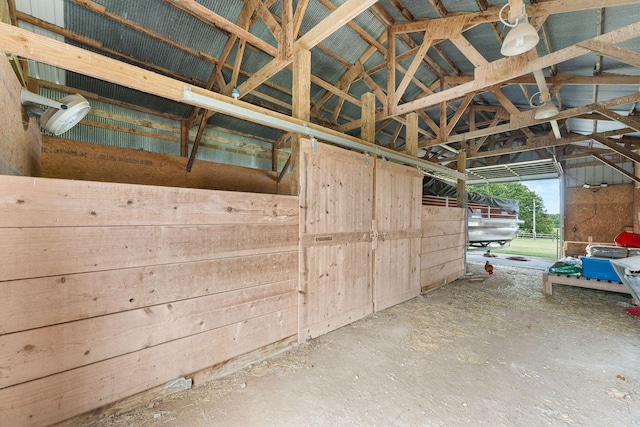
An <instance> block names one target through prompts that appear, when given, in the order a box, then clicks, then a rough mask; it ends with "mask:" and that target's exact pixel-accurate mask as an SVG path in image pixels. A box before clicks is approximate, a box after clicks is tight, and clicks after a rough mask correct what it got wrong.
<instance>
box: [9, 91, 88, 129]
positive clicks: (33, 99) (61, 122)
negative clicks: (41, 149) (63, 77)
mask: <svg viewBox="0 0 640 427" xmlns="http://www.w3.org/2000/svg"><path fill="white" fill-rule="evenodd" d="M20 101H21V103H22V104H23V105H29V104H32V105H38V104H39V105H46V106H48V107H49V108H48V109H47V110H46V111H45V112H44V113H42V115H41V117H40V126H42V128H43V129H44V130H46V131H47V132H49V133H52V134H54V135H56V136H57V135H61V134H63V133H65V132H66V131H68V130H69V129H71V128H72V127H74V126H75V125H77V124H78V123H79V122H80V120H82V119H83V118H84V116H86V115H87V113H88V112H89V110H90V109H91V106H90V105H89V102H88V101H87V100H86V99H85V98H84V97H83V96H82V95H78V94H76V95H69V96H65V97H64V98H62V99H61V100H59V101H54V100H53V99H49V98H46V97H44V96H40V95H38V94H35V93H32V92H29V91H28V90H25V89H22V91H21V92H20Z"/></svg>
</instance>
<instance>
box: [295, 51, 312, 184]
mask: <svg viewBox="0 0 640 427" xmlns="http://www.w3.org/2000/svg"><path fill="white" fill-rule="evenodd" d="M292 95H293V97H292V102H291V115H292V116H293V117H294V118H296V119H302V120H305V121H309V118H310V117H311V52H310V51H308V50H305V49H302V48H299V47H298V48H296V49H295V50H294V53H293V88H292ZM301 136H302V137H305V136H306V135H293V136H292V138H291V174H292V181H291V194H292V195H294V196H297V195H298V194H300V161H299V157H300V137H301Z"/></svg>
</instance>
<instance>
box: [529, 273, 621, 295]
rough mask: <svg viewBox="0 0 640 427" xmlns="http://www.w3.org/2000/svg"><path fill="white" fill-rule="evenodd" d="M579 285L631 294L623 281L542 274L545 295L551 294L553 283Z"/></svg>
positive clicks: (580, 286)
mask: <svg viewBox="0 0 640 427" xmlns="http://www.w3.org/2000/svg"><path fill="white" fill-rule="evenodd" d="M554 284H556V285H568V286H577V287H579V288H589V289H599V290H601V291H611V292H620V293H623V294H629V293H630V292H629V290H628V289H627V288H626V287H625V286H624V285H623V284H622V283H621V282H613V281H608V280H598V279H587V278H584V277H575V276H561V275H558V274H549V273H544V274H543V275H542V290H543V292H544V293H545V295H551V294H552V292H553V285H554Z"/></svg>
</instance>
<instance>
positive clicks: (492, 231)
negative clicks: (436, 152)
mask: <svg viewBox="0 0 640 427" xmlns="http://www.w3.org/2000/svg"><path fill="white" fill-rule="evenodd" d="M456 191H457V190H456V188H455V187H453V186H451V185H449V184H446V183H443V182H441V181H437V180H435V179H433V178H431V179H427V178H425V180H424V183H423V195H422V204H423V205H430V206H446V207H456V206H457V198H456ZM518 211H519V209H518V201H517V200H513V199H504V198H497V197H488V196H484V195H481V194H478V193H467V233H468V234H467V240H468V244H469V245H471V246H487V245H489V244H490V243H498V244H500V245H505V244H506V243H507V242H510V241H511V240H513V239H514V238H515V237H516V235H517V234H518V231H519V229H520V224H522V223H523V222H524V221H522V220H519V219H518Z"/></svg>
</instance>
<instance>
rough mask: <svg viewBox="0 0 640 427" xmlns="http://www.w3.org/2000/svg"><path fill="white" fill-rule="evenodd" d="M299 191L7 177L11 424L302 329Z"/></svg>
mask: <svg viewBox="0 0 640 427" xmlns="http://www.w3.org/2000/svg"><path fill="white" fill-rule="evenodd" d="M298 213H299V207H298V198H297V197H291V196H278V195H265V194H247V193H232V192H222V191H205V190H194V189H183V188H165V187H155V186H140V185H130V184H112V183H102V182H86V181H66V180H53V179H45V178H27V177H11V176H0V295H1V296H2V301H3V307H4V308H3V311H2V312H3V315H2V317H1V318H0V425H33V426H38V425H49V424H52V423H55V422H60V421H63V420H66V419H68V418H71V417H74V416H76V415H78V414H81V413H84V412H87V411H92V410H94V409H96V408H99V407H102V406H104V405H108V404H110V403H112V402H115V401H117V400H119V399H123V398H127V397H129V396H131V395H134V394H136V393H141V392H144V391H145V390H149V389H152V388H154V387H156V388H157V387H158V386H163V385H164V384H165V383H166V382H167V381H170V380H172V379H174V378H177V377H181V376H189V375H192V374H194V373H196V372H199V371H202V370H205V369H208V368H209V367H211V366H214V365H217V364H220V363H223V362H226V361H228V360H230V359H232V358H235V357H237V356H240V355H243V354H246V353H250V352H253V351H255V350H258V349H261V348H264V347H266V346H269V345H271V344H273V343H277V342H282V341H283V340H286V339H288V338H289V337H295V336H296V334H297V330H298V325H297V320H298V319H297V316H298V308H297V299H298V295H297V280H298V247H299V246H298V245H299V243H298V242H299V238H298V233H299V224H298V218H299V217H298Z"/></svg>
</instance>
